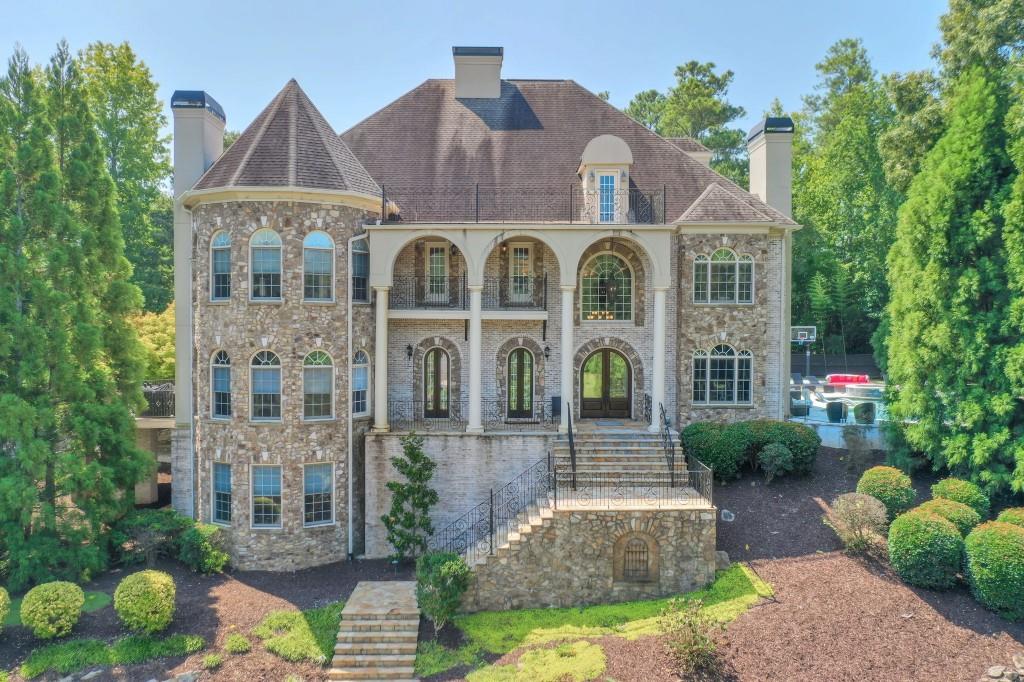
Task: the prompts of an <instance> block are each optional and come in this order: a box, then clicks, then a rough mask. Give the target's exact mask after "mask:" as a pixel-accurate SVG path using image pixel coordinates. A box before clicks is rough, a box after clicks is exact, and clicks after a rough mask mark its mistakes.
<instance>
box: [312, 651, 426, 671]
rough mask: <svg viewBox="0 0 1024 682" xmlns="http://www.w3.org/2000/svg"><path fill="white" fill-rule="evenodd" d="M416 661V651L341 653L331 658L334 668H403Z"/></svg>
mask: <svg viewBox="0 0 1024 682" xmlns="http://www.w3.org/2000/svg"><path fill="white" fill-rule="evenodd" d="M415 663H416V652H415V651H414V652H413V653H411V654H408V653H403V654H339V653H335V654H334V658H333V659H331V667H334V668H348V669H354V668H402V667H407V666H412V665H414V664H415Z"/></svg>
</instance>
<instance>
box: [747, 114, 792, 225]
mask: <svg viewBox="0 0 1024 682" xmlns="http://www.w3.org/2000/svg"><path fill="white" fill-rule="evenodd" d="M747 154H748V156H749V158H750V193H751V194H755V195H757V197H758V198H759V199H761V201H763V202H764V203H766V204H768V205H769V206H771V207H772V208H774V209H775V210H777V211H779V212H780V213H782V214H783V215H785V216H786V217H787V218H792V217H793V119H791V118H789V117H788V116H769V117H768V118H766V119H764V120H763V121H761V122H760V123H758V124H757V125H756V126H754V127H753V128H751V130H750V134H749V135H747Z"/></svg>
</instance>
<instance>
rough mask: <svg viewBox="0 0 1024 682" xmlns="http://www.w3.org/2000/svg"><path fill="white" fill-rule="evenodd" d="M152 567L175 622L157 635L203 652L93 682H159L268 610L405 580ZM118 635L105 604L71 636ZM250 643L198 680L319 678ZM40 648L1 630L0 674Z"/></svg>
mask: <svg viewBox="0 0 1024 682" xmlns="http://www.w3.org/2000/svg"><path fill="white" fill-rule="evenodd" d="M156 568H158V569H160V570H163V571H167V572H168V573H170V574H171V575H173V576H174V581H175V584H176V585H177V610H176V612H175V615H174V621H173V622H172V623H171V625H170V627H169V628H168V629H167V630H166V631H164V632H162V633H161V636H166V635H172V634H177V633H183V634H196V635H201V636H202V637H203V638H205V639H206V643H207V648H206V650H205V651H202V652H200V653H198V654H195V655H193V656H190V657H188V658H178V659H163V660H160V661H154V662H150V663H146V664H141V665H135V666H125V667H117V668H112V669H107V670H105V671H104V672H103V673H102V674H101V675H100V676H98V677H95V678H93V680H97V681H103V680H140V681H142V682H144V681H146V680H150V679H157V680H162V679H165V678H167V677H170V676H171V675H173V674H175V673H179V672H186V671H197V670H201V669H202V659H203V656H205V655H206V654H208V653H210V652H211V651H214V650H216V649H217V648H218V647H219V646H220V645H221V644H222V643H223V640H224V638H225V637H226V636H227V635H228V633H230V632H241V633H242V634H245V635H246V636H249V630H251V629H252V628H253V627H255V626H256V625H257V624H258V623H259V622H260V621H261V620H262V619H263V617H264V616H266V615H267V613H269V612H270V611H275V610H279V609H308V608H313V607H318V606H323V605H325V604H328V603H330V602H333V601H337V600H338V599H347V598H348V596H349V595H350V594H351V593H352V590H353V589H355V586H356V584H357V583H358V582H359V581H361V580H409V579H410V578H411V577H412V571H411V569H410V568H404V567H403V568H400V569H398V570H397V571H396V570H395V568H394V567H393V566H392V565H391V564H390V563H389V562H388V561H386V560H359V561H353V562H339V563H334V564H329V565H326V566H319V567H317V568H312V569H308V570H305V571H297V572H294V573H270V572H265V571H237V572H234V573H229V574H224V575H218V576H202V575H197V574H195V573H192V572H191V571H189V570H188V569H187V568H185V567H184V566H182V565H181V564H178V563H176V562H166V563H161V564H160V565H158V566H156ZM130 572H132V571H131V570H117V571H111V572H109V573H106V574H104V575H103V576H101V577H100V578H98V579H97V580H95V581H93V582H92V583H90V584H89V585H86V586H85V589H87V590H94V591H102V592H107V593H109V594H113V592H114V588H116V587H117V583H118V582H120V580H121V579H122V578H123V577H124V576H125V575H126V574H128V573H130ZM125 634H127V633H126V632H125V630H124V627H123V626H122V625H121V623H120V622H119V621H118V619H117V614H116V613H115V612H114V609H113V607H108V608H104V609H101V610H99V611H96V612H94V613H84V614H82V618H81V620H79V621H78V624H77V625H76V626H75V629H74V631H73V632H72V637H95V638H98V639H103V640H113V639H116V638H118V637H122V636H124V635H125ZM249 638H250V639H251V640H252V641H253V650H252V652H250V653H248V654H243V655H237V656H228V655H225V656H224V664H223V665H222V666H221V667H220V668H219V669H218V670H217V671H216V675H215V676H214V675H211V674H209V673H203V675H202V676H201V678H205V679H213V678H214V677H215V678H216V679H218V680H245V681H246V682H254V681H255V680H265V679H270V680H283V679H284V678H285V677H286V676H287V675H288V674H295V675H298V676H299V677H301V678H302V679H303V680H304V681H305V682H311V681H312V680H321V679H324V678H325V677H326V670H325V669H324V668H321V667H319V666H316V665H313V664H310V663H305V664H296V663H288V662H287V661H284V660H282V659H280V658H278V657H277V656H274V655H273V654H270V653H268V652H266V651H265V650H263V648H262V646H261V645H260V644H259V643H258V639H257V638H255V637H252V636H249ZM39 645H40V643H39V641H38V640H36V639H35V638H34V637H33V636H32V634H31V633H30V632H29V631H28V630H27V629H26V628H23V627H8V628H5V629H4V631H3V634H2V635H0V669H7V668H11V667H13V666H14V665H15V664H17V663H20V662H21V661H22V660H24V658H25V657H26V656H27V655H28V654H29V652H30V651H31V650H32V649H34V648H36V647H38V646H39ZM81 672H82V673H84V672H86V671H84V670H83V671H81ZM60 678H61V676H60V675H53V674H48V675H46V676H43V677H41V678H37V679H42V680H58V679H60ZM13 679H18V678H13Z"/></svg>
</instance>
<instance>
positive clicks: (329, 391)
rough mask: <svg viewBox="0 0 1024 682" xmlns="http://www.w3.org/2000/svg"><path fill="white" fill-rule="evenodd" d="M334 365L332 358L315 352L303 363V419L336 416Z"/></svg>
mask: <svg viewBox="0 0 1024 682" xmlns="http://www.w3.org/2000/svg"><path fill="white" fill-rule="evenodd" d="M333 398H334V363H333V362H331V356H330V355H328V354H327V353H325V352H323V351H322V350H315V351H313V352H312V353H310V354H309V355H307V356H306V358H305V359H304V360H303V361H302V417H303V419H330V418H331V417H333V416H334V399H333Z"/></svg>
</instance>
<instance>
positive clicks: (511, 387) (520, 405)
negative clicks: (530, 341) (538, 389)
mask: <svg viewBox="0 0 1024 682" xmlns="http://www.w3.org/2000/svg"><path fill="white" fill-rule="evenodd" d="M507 387H508V416H509V418H526V417H532V416H533V353H531V352H530V351H529V350H527V349H526V348H514V349H513V350H512V352H511V353H509V354H508V380H507Z"/></svg>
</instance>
